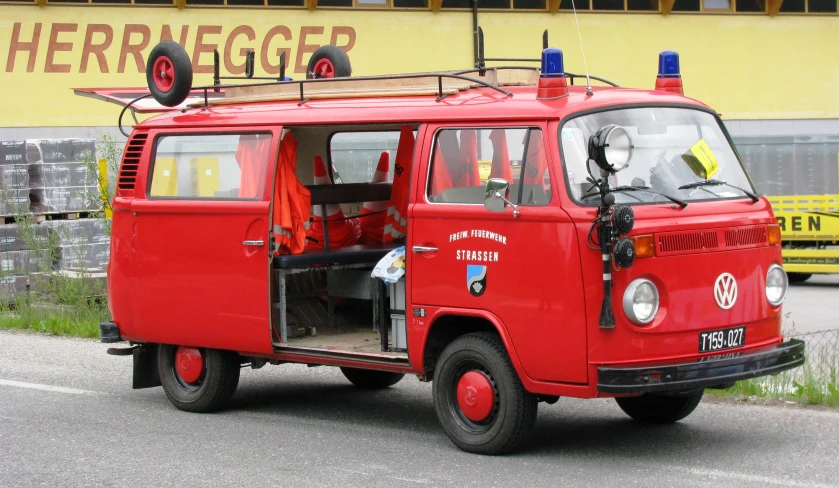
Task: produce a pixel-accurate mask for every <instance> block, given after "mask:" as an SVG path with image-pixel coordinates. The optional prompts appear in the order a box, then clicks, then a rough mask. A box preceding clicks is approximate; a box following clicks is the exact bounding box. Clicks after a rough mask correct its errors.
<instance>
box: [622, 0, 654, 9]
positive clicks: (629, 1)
mask: <svg viewBox="0 0 839 488" xmlns="http://www.w3.org/2000/svg"><path fill="white" fill-rule="evenodd" d="M626 9H627V10H636V11H658V10H659V6H658V0H626Z"/></svg>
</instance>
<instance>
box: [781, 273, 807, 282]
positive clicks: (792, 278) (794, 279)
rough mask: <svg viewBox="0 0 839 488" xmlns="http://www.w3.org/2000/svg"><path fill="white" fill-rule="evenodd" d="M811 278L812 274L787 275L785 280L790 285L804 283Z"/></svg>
mask: <svg viewBox="0 0 839 488" xmlns="http://www.w3.org/2000/svg"><path fill="white" fill-rule="evenodd" d="M812 276H813V273H787V280H788V281H789V282H790V283H804V282H805V281H807V280H809V279H810V278H811V277H812Z"/></svg>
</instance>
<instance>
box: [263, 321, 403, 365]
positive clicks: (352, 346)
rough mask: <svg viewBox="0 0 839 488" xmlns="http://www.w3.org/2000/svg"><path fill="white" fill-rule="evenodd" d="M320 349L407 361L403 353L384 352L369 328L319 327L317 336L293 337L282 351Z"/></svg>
mask: <svg viewBox="0 0 839 488" xmlns="http://www.w3.org/2000/svg"><path fill="white" fill-rule="evenodd" d="M298 348H300V349H318V350H324V351H330V352H342V353H349V354H362V355H372V356H379V357H388V358H394V359H396V358H401V359H407V358H408V353H407V352H403V351H382V345H381V340H380V338H379V333H378V332H376V331H374V330H372V329H369V328H354V327H334V328H333V327H318V328H317V329H316V335H314V336H304V337H291V338H289V340H288V342H287V343H286V344H281V345H279V347H278V348H277V349H278V350H282V349H298Z"/></svg>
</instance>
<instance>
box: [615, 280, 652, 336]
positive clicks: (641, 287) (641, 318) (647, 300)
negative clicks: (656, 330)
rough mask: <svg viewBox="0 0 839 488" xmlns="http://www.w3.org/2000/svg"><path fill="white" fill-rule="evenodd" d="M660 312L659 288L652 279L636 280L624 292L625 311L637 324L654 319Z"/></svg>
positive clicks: (646, 322)
mask: <svg viewBox="0 0 839 488" xmlns="http://www.w3.org/2000/svg"><path fill="white" fill-rule="evenodd" d="M657 312H658V289H657V288H656V287H655V285H654V284H653V283H652V281H650V280H645V279H643V278H639V279H637V280H634V281H633V282H632V283H630V284H629V286H627V287H626V291H625V292H623V313H625V314H626V316H627V318H629V320H630V321H631V322H632V323H633V324H637V325H646V324H649V323H650V322H652V321H653V319H654V318H655V314H656V313H657Z"/></svg>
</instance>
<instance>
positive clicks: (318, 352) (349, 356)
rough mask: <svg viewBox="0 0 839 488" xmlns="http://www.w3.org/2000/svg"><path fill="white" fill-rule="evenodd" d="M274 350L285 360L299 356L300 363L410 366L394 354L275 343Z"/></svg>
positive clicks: (404, 358) (406, 359)
mask: <svg viewBox="0 0 839 488" xmlns="http://www.w3.org/2000/svg"><path fill="white" fill-rule="evenodd" d="M274 352H275V353H276V354H280V355H282V358H280V359H285V360H291V361H295V360H296V358H294V356H299V357H300V359H299V360H296V361H297V362H301V363H308V362H310V361H308V360H306V358H314V359H325V360H327V361H325V362H324V364H336V363H338V362H340V363H342V364H345V363H346V362H347V361H352V362H354V363H357V364H359V365H362V364H370V365H373V364H375V365H380V366H390V367H394V366H396V367H400V368H410V367H411V363H410V362H409V361H408V358H407V357H396V356H387V355H385V354H384V353H383V354H371V353H353V352H345V351H330V350H327V349H319V348H312V347H294V346H286V345H277V344H274Z"/></svg>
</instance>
